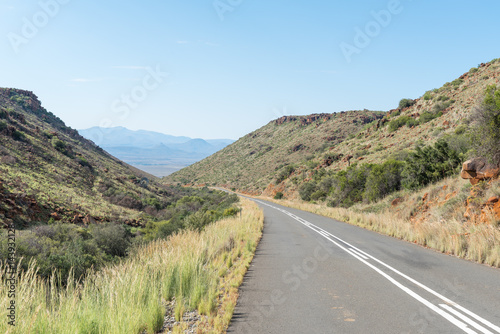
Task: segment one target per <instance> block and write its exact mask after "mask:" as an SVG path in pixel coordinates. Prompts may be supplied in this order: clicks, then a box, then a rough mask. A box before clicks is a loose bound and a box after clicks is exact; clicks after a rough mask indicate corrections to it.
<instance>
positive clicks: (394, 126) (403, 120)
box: [389, 116, 414, 132]
mask: <svg viewBox="0 0 500 334" xmlns="http://www.w3.org/2000/svg"><path fill="white" fill-rule="evenodd" d="M413 123H414V119H413V118H411V117H410V116H400V117H398V118H396V119H393V120H392V121H390V122H389V132H394V131H396V130H398V129H399V128H400V127H402V126H404V125H407V124H413Z"/></svg>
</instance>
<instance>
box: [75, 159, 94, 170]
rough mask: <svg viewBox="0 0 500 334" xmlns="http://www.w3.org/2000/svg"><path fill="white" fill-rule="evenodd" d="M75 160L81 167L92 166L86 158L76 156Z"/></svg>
mask: <svg viewBox="0 0 500 334" xmlns="http://www.w3.org/2000/svg"><path fill="white" fill-rule="evenodd" d="M77 161H78V163H79V164H80V165H81V166H83V167H90V168H92V165H91V164H90V163H89V162H88V161H87V159H85V158H83V157H78V159H77Z"/></svg>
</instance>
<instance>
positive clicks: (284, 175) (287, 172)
mask: <svg viewBox="0 0 500 334" xmlns="http://www.w3.org/2000/svg"><path fill="white" fill-rule="evenodd" d="M294 171H295V167H294V166H292V165H289V166H286V167H284V168H283V170H282V171H281V172H280V173H279V175H278V177H277V178H276V184H280V183H281V182H283V181H285V180H286V179H287V178H288V177H289V176H290V175H292V173H293V172H294Z"/></svg>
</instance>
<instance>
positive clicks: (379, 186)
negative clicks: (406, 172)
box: [363, 160, 404, 202]
mask: <svg viewBox="0 0 500 334" xmlns="http://www.w3.org/2000/svg"><path fill="white" fill-rule="evenodd" d="M403 166H404V163H403V162H402V161H396V160H388V161H386V162H384V163H383V164H381V165H374V166H373V167H372V169H371V171H370V174H369V175H368V178H367V179H366V184H365V191H364V194H363V198H364V199H365V200H366V201H368V202H374V201H376V200H379V199H381V198H384V197H385V196H387V195H389V194H390V193H392V192H394V191H398V190H400V189H401V179H402V177H401V171H402V170H403Z"/></svg>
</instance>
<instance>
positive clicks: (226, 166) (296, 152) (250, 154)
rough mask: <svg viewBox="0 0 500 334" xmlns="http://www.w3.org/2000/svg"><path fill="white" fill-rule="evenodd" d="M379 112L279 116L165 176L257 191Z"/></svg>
mask: <svg viewBox="0 0 500 334" xmlns="http://www.w3.org/2000/svg"><path fill="white" fill-rule="evenodd" d="M383 116H384V113H382V112H372V111H368V110H365V111H350V112H342V113H339V114H318V115H310V116H285V117H282V118H280V119H278V120H276V121H273V122H270V123H269V124H267V125H265V126H264V127H262V128H260V129H258V130H256V131H254V132H252V133H250V134H248V135H246V136H245V137H243V138H241V139H240V140H238V141H237V142H235V143H234V144H232V145H229V146H228V147H226V148H224V149H223V150H221V151H219V152H217V153H215V154H214V155H212V156H210V157H208V158H206V159H204V160H202V161H200V162H198V163H196V164H194V165H192V166H189V167H187V168H185V169H183V170H181V171H179V172H177V173H175V174H173V175H172V176H169V177H167V178H166V179H165V180H166V181H167V182H182V183H191V182H193V183H197V184H200V183H208V184H211V185H224V186H227V187H236V188H240V189H246V190H248V191H254V192H258V191H259V190H260V191H262V190H263V189H264V188H265V187H266V186H267V185H268V184H269V182H271V181H272V179H273V178H274V177H275V174H276V173H279V172H280V171H281V170H282V169H286V167H285V166H288V165H290V164H294V163H299V162H301V163H306V161H307V160H309V159H311V158H314V154H317V153H318V152H324V151H325V150H328V149H329V147H331V146H334V145H338V144H340V143H341V142H342V141H343V140H345V139H346V138H347V137H348V136H349V134H351V133H356V132H358V131H360V130H361V129H362V128H363V127H364V126H365V125H366V124H369V123H371V122H373V121H376V120H378V119H381V118H382V117H383Z"/></svg>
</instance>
